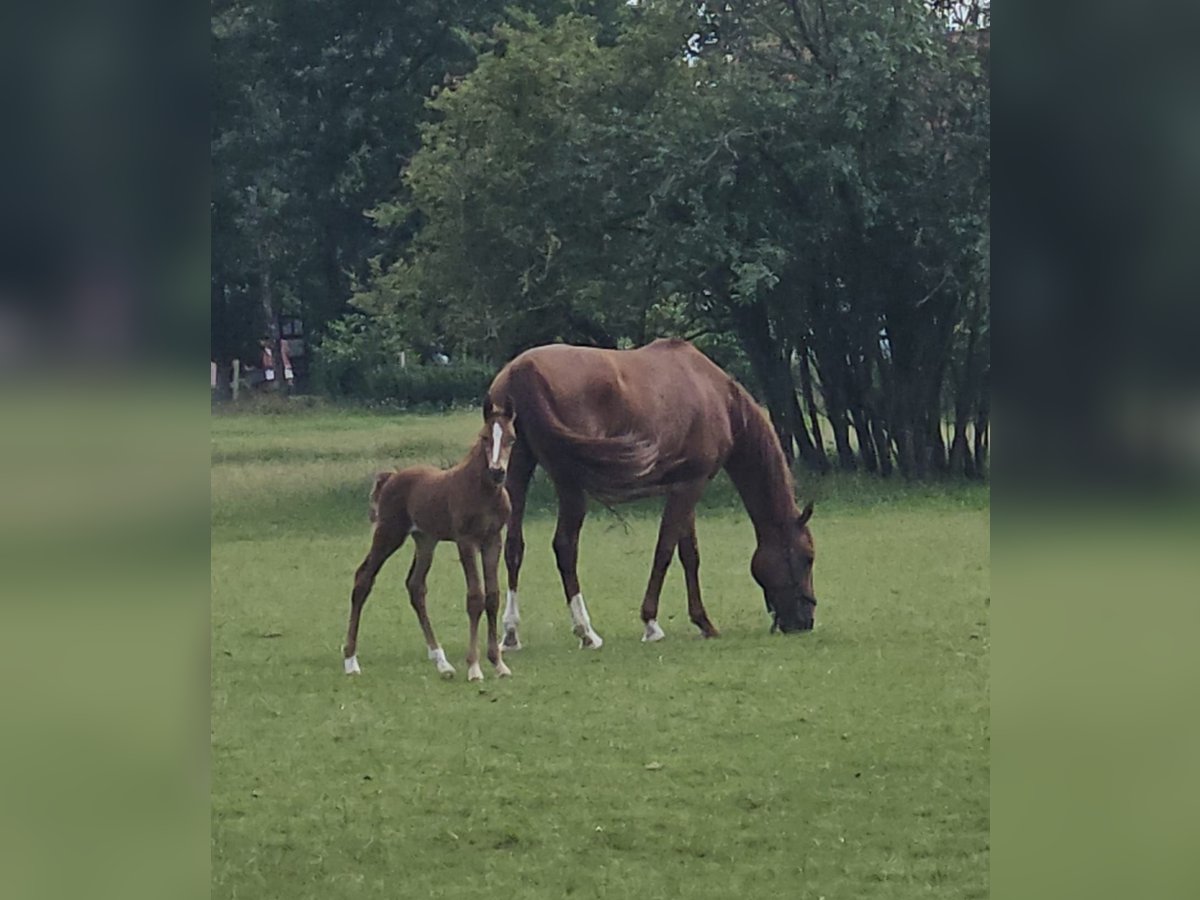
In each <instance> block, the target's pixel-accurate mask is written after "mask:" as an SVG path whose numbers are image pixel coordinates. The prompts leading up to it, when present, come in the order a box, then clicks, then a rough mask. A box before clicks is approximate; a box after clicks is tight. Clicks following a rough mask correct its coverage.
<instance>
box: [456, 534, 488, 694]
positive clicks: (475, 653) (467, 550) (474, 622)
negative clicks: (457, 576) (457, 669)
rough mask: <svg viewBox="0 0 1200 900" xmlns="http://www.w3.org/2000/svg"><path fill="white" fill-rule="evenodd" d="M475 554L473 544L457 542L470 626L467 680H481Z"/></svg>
mask: <svg viewBox="0 0 1200 900" xmlns="http://www.w3.org/2000/svg"><path fill="white" fill-rule="evenodd" d="M475 556H476V548H475V545H474V544H472V543H470V542H469V541H460V542H459V544H458V559H459V561H460V562H461V563H462V567H463V574H464V575H465V576H466V577H467V619H468V623H469V627H470V631H469V634H468V637H467V681H482V680H483V670H482V669H481V668H479V617H480V616H482V615H483V605H484V601H483V584H482V583H481V582H480V580H479V565H478V563H477V562H476V560H475Z"/></svg>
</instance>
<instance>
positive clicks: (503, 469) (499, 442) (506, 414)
mask: <svg viewBox="0 0 1200 900" xmlns="http://www.w3.org/2000/svg"><path fill="white" fill-rule="evenodd" d="M515 418H516V416H515V415H514V413H513V403H512V400H511V399H510V398H505V400H504V405H503V406H496V405H495V404H494V403H492V399H491V397H485V398H484V401H483V429H482V430H481V431H480V432H479V443H480V445H481V446H482V447H483V452H484V455H485V456H486V457H487V463H488V476H489V477H490V478H491V479H492V482H493V483H494V484H497V485H500V484H504V479H505V478H506V477H507V475H508V459H509V457H510V456H511V455H512V448H513V444H515V443H516V442H517V433H516V432H515V431H513V420H514V419H515Z"/></svg>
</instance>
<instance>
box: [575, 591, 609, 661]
mask: <svg viewBox="0 0 1200 900" xmlns="http://www.w3.org/2000/svg"><path fill="white" fill-rule="evenodd" d="M571 621H572V622H573V623H574V625H573V627H572V629H571V630H572V631H574V632H575V636H576V637H577V638H579V647H580V649H582V648H584V647H589V648H591V649H592V650H599V649H600V648H601V647H603V646H604V639H603V638H602V637H600V635H598V634H596V632H595V630H594V629H593V628H592V620H591V619H590V618H588V611H587V604H586V603H584V602H583V594H576V595H575V596H574V597H572V598H571Z"/></svg>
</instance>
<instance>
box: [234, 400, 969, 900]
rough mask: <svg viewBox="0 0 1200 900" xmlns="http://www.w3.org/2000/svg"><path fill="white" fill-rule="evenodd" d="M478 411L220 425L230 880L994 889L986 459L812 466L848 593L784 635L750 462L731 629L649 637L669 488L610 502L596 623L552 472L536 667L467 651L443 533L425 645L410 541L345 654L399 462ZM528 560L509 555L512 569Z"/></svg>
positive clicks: (584, 893)
mask: <svg viewBox="0 0 1200 900" xmlns="http://www.w3.org/2000/svg"><path fill="white" fill-rule="evenodd" d="M477 415H478V414H477V413H454V414H448V415H429V416H421V415H391V416H388V415H383V414H368V413H354V412H346V411H339V410H321V409H316V410H308V411H301V412H296V413H287V414H283V415H215V416H214V418H213V425H212V435H213V437H212V768H213V772H212V881H213V885H212V886H213V896H214V897H229V898H233V897H240V898H272V897H279V898H304V897H313V898H321V900H330V898H337V897H381V898H382V897H387V898H397V897H405V898H407V897H413V898H426V897H447V898H457V897H464V898H465V897H470V896H486V895H493V896H502V897H516V898H543V897H544V898H556V900H558V898H562V897H580V898H590V897H607V898H626V897H629V898H634V897H637V898H658V897H683V898H709V897H711V898H729V900H733V898H741V897H745V896H749V895H750V892H754V893H755V894H756V895H757V894H760V893H761V894H762V895H763V896H771V897H798V898H809V897H811V898H813V900H818V898H828V900H834V898H848V900H849V898H868V897H878V898H889V900H890V898H903V897H945V898H956V900H957V898H965V897H983V896H986V895H987V893H988V877H987V870H988V781H989V777H988V753H989V731H988V719H989V716H988V655H989V630H988V602H989V566H988V503H989V495H988V491H987V488H986V487H981V486H975V485H973V486H962V485H953V486H932V487H920V488H916V487H911V486H906V485H904V484H902V483H899V482H893V483H886V484H881V483H878V482H874V481H870V480H867V479H855V478H849V477H839V478H833V479H826V480H824V481H822V482H820V483H819V484H806V483H805V479H804V478H801V479H800V482H801V485H800V486H801V491H802V493H804V494H805V495H806V496H814V497H815V498H816V499H817V511H816V514H815V516H814V518H813V522H812V529H813V534H814V537H815V539H816V545H817V567H816V587H817V595H818V597H819V598H820V601H821V605H820V606H819V607H818V608H817V628H816V630H815V631H813V632H812V633H810V634H804V635H799V636H787V637H784V636H781V635H769V634H768V620H767V617H766V613H765V611H764V608H763V602H762V597H761V594H760V592H759V591H758V589H757V587H756V585H755V584H754V582H753V580H752V579H751V577H750V572H749V558H750V553H751V551H752V549H753V532H752V530H751V527H750V524H749V521H748V520H747V518H746V515H745V513H744V512H743V511H742V510H741V507H740V506H739V505H738V503H737V500H736V496H735V495H734V494H733V493H732V491H731V489H730V487H729V485H728V484H727V483H726V482H725V481H724V478H723V476H722V478H721V479H718V481H717V482H716V483H714V484H713V485H712V487H711V489H710V492H709V496H708V497H707V498H706V501H705V503H704V505H703V506H702V507H701V509H700V512H699V517H698V518H699V522H698V532H699V539H700V554H701V581H702V584H703V589H704V596H705V602H706V605H707V607H708V610H709V614H710V615H711V617H712V619H713V622H714V623H715V624H716V625H717V627H718V628H720V629H721V632H722V637H721V638H720V639H719V640H715V641H703V640H700V639H698V638H696V637H695V636H694V631H695V630H694V628H693V627H692V625H691V623H690V622H688V620H687V615H686V601H685V597H684V590H683V583H682V577H681V575H680V572H679V567H678V564H677V563H676V564H675V565H673V566H672V569H671V572H670V575H669V577H668V579H667V585H666V588H665V589H664V591H663V601H662V606H661V613H660V617H659V620H660V622H661V624H662V625H663V627H664V629H665V630H666V632H667V640H665V641H663V642H661V643H658V644H643V643H641V642H640V640H639V637H640V635H641V623H640V621H639V619H638V608H639V605H640V602H641V597H642V593H643V590H644V588H645V580H646V577H647V574H648V570H649V564H650V555H651V551H652V548H653V544H654V538H655V534H656V529H657V518H656V509H657V504H655V503H653V502H646V503H642V504H640V505H637V506H635V507H628V508H625V509H624V510H623V515H624V520H623V521H622V520H620V519H617V518H616V517H614V516H612V515H611V514H610V513H608V512H607V511H605V510H603V509H597V510H594V511H593V513H592V515H591V516H589V518H588V521H587V524H586V525H585V526H584V531H583V537H582V541H581V551H580V557H581V561H580V576H581V580H582V583H583V589H584V593H585V595H586V597H587V601H588V606H589V609H590V611H591V614H592V620H593V622H594V624H595V626H596V629H597V631H599V632H600V634H601V635H602V636H603V637H604V638H605V645H604V647H603V649H601V650H600V651H599V652H592V651H581V650H579V649H577V646H578V641H577V640H576V639H575V638H574V637H573V636H572V635H571V633H570V620H569V616H568V614H567V610H566V607H565V603H564V601H563V597H562V591H561V588H560V585H559V582H558V575H557V571H556V569H555V567H554V559H553V554H552V552H551V550H550V538H551V534H552V531H553V527H554V521H553V516H552V514H551V512H550V510H551V509H552V507H553V494H552V492H551V491H550V489H549V486H548V485H547V484H545V483H544V481H543V480H542V479H540V478H539V479H538V480H537V482H536V483H535V491H534V494H533V501H532V511H531V515H530V518H529V519H528V521H527V524H526V541H527V545H528V546H527V551H526V561H525V567H524V569H523V571H522V581H521V612H522V617H523V622H522V639H523V641H524V643H525V649H523V650H522V651H520V652H519V653H513V654H510V655H508V656H507V657H506V659H507V661H508V663H509V664H510V665H511V667H512V669H513V672H514V677H513V678H512V679H506V680H504V681H499V680H497V679H495V678H493V677H492V672H491V669H490V666H488V665H487V663H486V661H485V663H484V672H485V675H486V676H487V678H486V680H485V681H484V682H483V683H482V685H479V684H468V683H467V682H466V681H465V666H464V665H463V663H462V659H463V656H464V654H465V647H466V615H465V610H464V593H465V589H464V583H463V579H462V573H461V569H460V568H459V567H458V564H457V559H456V554H455V553H454V551H453V549H452V548H451V547H449V546H443V548H442V549H441V550H440V551H439V554H438V558H437V561H436V563H435V565H434V568H433V571H432V572H431V574H430V580H429V611H430V617H431V619H432V621H433V625H434V628H435V629H436V630H437V633H438V637H439V639H440V640H441V642H442V645H443V646H444V647H445V648H446V651H447V654H448V656H449V657H450V659H451V661H452V662H454V664H455V665H456V666H457V667H458V669H459V675H458V678H457V679H456V680H454V681H449V682H446V681H442V680H441V679H440V678H438V676H437V673H436V671H435V670H434V667H433V665H432V664H431V663H430V662H428V661H427V660H426V658H425V647H424V643H423V641H422V640H421V636H420V631H419V629H418V627H417V623H416V617H415V616H414V615H413V613H412V610H411V609H410V607H409V604H408V598H407V593H406V592H405V590H404V576H405V574H406V573H407V569H408V563H409V560H410V558H411V549H410V548H409V547H407V546H406V547H405V548H403V549H402V550H401V551H400V552H399V553H398V554H397V555H396V556H395V557H394V558H393V559H392V561H391V562H390V563H389V564H388V566H386V567H385V568H384V570H383V572H382V573H381V574H380V577H379V580H378V582H377V584H376V588H375V592H374V593H373V595H372V597H371V599H370V601H369V602H368V604H367V607H366V611H365V613H364V616H363V626H362V632H361V634H360V638H359V659H360V661H361V663H362V667H363V674H362V675H361V676H359V677H347V676H345V675H343V674H342V663H341V653H340V649H339V647H340V644H341V640H342V638H343V636H344V632H345V625H346V616H347V612H348V608H349V592H350V586H351V580H352V575H353V571H354V568H355V567H356V566H357V564H358V563H359V561H360V560H361V558H362V556H363V554H364V553H365V552H366V549H367V545H368V541H369V526H368V523H367V518H366V499H367V490H368V487H369V483H370V476H371V475H372V474H373V473H374V472H375V471H377V470H379V469H381V468H389V467H392V466H394V465H405V464H408V463H411V462H416V461H422V462H434V463H449V462H452V461H454V460H456V459H457V458H458V457H459V456H460V455H461V453H462V452H463V450H464V449H465V448H466V447H467V445H468V443H469V441H470V439H471V437H472V436H473V434H474V433H475V431H476V428H477V424H478V421H479V420H478V418H477ZM502 583H503V576H502Z"/></svg>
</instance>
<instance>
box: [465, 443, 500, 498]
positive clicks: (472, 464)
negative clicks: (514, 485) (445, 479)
mask: <svg viewBox="0 0 1200 900" xmlns="http://www.w3.org/2000/svg"><path fill="white" fill-rule="evenodd" d="M454 474H455V477H456V478H459V479H462V481H463V483H464V484H465V485H466V486H467V487H468V488H469V489H470V490H471V491H473V492H475V493H484V494H494V493H495V492H496V490H497V486H496V484H495V483H494V482H493V481H492V480H491V478H489V477H488V461H487V451H486V449H485V448H484V447H483V445H482V444H480V443H479V442H478V441H476V442H475V446H474V447H473V448H472V449H471V451H470V452H469V453H467V455H466V456H464V457H463V459H462V461H461V462H460V463H459V464H458V465H457V466H455V467H454Z"/></svg>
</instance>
